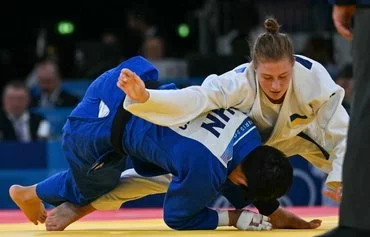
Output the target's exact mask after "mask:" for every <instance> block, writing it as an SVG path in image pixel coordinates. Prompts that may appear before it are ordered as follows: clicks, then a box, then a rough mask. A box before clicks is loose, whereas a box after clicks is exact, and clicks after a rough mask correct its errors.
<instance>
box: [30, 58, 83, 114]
mask: <svg viewBox="0 0 370 237" xmlns="http://www.w3.org/2000/svg"><path fill="white" fill-rule="evenodd" d="M36 78H37V85H38V88H37V89H39V90H40V91H39V93H34V94H33V96H32V97H33V98H32V103H31V106H32V107H41V108H53V107H73V106H76V105H77V104H78V102H79V98H78V97H76V96H74V95H72V94H70V93H68V92H66V91H64V90H63V88H62V79H61V75H60V72H59V68H58V65H57V62H56V61H55V60H52V59H45V60H43V61H42V62H40V63H39V64H38V65H37V68H36Z"/></svg>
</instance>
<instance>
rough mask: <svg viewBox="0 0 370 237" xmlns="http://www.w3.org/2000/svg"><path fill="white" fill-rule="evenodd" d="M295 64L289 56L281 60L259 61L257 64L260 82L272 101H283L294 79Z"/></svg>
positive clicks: (276, 102)
mask: <svg viewBox="0 0 370 237" xmlns="http://www.w3.org/2000/svg"><path fill="white" fill-rule="evenodd" d="M293 64H294V63H292V62H291V61H290V60H289V58H283V59H281V60H279V61H265V62H259V64H258V65H257V67H256V73H257V78H258V82H259V84H260V86H261V88H262V90H263V92H264V93H265V94H266V96H267V98H269V100H270V101H271V102H272V103H275V104H280V103H282V102H283V100H284V96H285V93H286V91H287V90H288V87H289V83H290V81H291V80H292V71H293Z"/></svg>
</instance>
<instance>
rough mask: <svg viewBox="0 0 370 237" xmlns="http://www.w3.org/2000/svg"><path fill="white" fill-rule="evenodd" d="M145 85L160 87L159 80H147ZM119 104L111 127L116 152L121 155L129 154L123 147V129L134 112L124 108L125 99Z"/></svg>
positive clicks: (154, 87)
mask: <svg viewBox="0 0 370 237" xmlns="http://www.w3.org/2000/svg"><path fill="white" fill-rule="evenodd" d="M145 87H146V88H148V89H156V88H158V87H159V82H158V81H147V82H145ZM124 100H125V99H123V100H122V102H121V103H120V104H119V107H118V109H117V112H116V115H115V116H114V119H113V123H112V128H111V142H112V146H113V149H114V151H115V152H116V153H118V154H120V155H127V154H126V152H125V151H124V150H123V148H122V137H123V130H124V129H125V126H126V124H127V123H128V121H129V120H130V118H131V117H132V114H131V113H130V112H128V111H127V110H125V109H124V108H123V101H124Z"/></svg>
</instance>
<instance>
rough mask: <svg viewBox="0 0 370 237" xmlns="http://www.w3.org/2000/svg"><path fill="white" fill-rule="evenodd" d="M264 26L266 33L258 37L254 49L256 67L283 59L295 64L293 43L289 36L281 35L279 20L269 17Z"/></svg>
mask: <svg viewBox="0 0 370 237" xmlns="http://www.w3.org/2000/svg"><path fill="white" fill-rule="evenodd" d="M264 26H265V32H264V33H261V34H260V35H259V36H258V37H257V39H256V41H255V42H254V45H253V49H252V60H253V65H254V67H257V66H258V64H259V63H260V62H266V61H278V60H280V59H283V58H288V59H289V60H290V61H291V62H294V56H293V44H292V41H291V40H290V38H289V36H288V35H287V34H284V33H280V25H279V23H278V22H277V20H276V19H275V18H273V17H268V18H266V20H265V22H264Z"/></svg>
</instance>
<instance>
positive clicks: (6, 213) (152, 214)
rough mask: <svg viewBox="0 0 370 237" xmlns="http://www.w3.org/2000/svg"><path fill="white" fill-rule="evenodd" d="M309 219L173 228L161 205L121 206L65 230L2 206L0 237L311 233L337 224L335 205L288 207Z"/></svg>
mask: <svg viewBox="0 0 370 237" xmlns="http://www.w3.org/2000/svg"><path fill="white" fill-rule="evenodd" d="M288 209H289V210H290V211H292V212H294V213H296V214H297V215H299V216H301V217H302V218H304V219H306V220H311V219H314V218H317V219H322V225H321V227H319V228H318V229H314V230H292V229H289V230H278V229H277V230H271V231H239V230H237V229H236V228H234V227H222V228H218V229H217V230H211V231H208V230H207V231H176V230H171V229H170V228H169V227H167V226H166V224H165V223H164V222H163V220H162V216H163V215H162V209H121V210H119V211H104V212H103V211H100V212H94V213H92V214H90V215H88V216H86V217H84V218H82V219H80V220H79V221H77V222H75V223H73V224H71V225H70V226H69V227H67V228H66V229H65V230H64V231H57V232H51V231H46V230H45V226H44V225H43V224H39V225H34V224H32V223H31V222H28V221H27V219H26V217H24V215H23V213H21V212H20V211H18V210H0V236H1V237H3V236H4V237H31V236H32V237H44V236H45V237H64V236H65V237H76V236H83V237H103V236H150V237H157V236H158V237H159V236H172V237H175V236H176V237H177V236H180V237H181V236H191V237H198V236H199V237H204V236H228V237H234V236H235V237H236V236H247V237H270V236H271V237H311V236H316V235H319V234H322V233H325V232H327V231H328V230H330V229H332V228H334V227H335V226H337V224H338V212H339V211H338V208H336V207H295V208H288Z"/></svg>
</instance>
